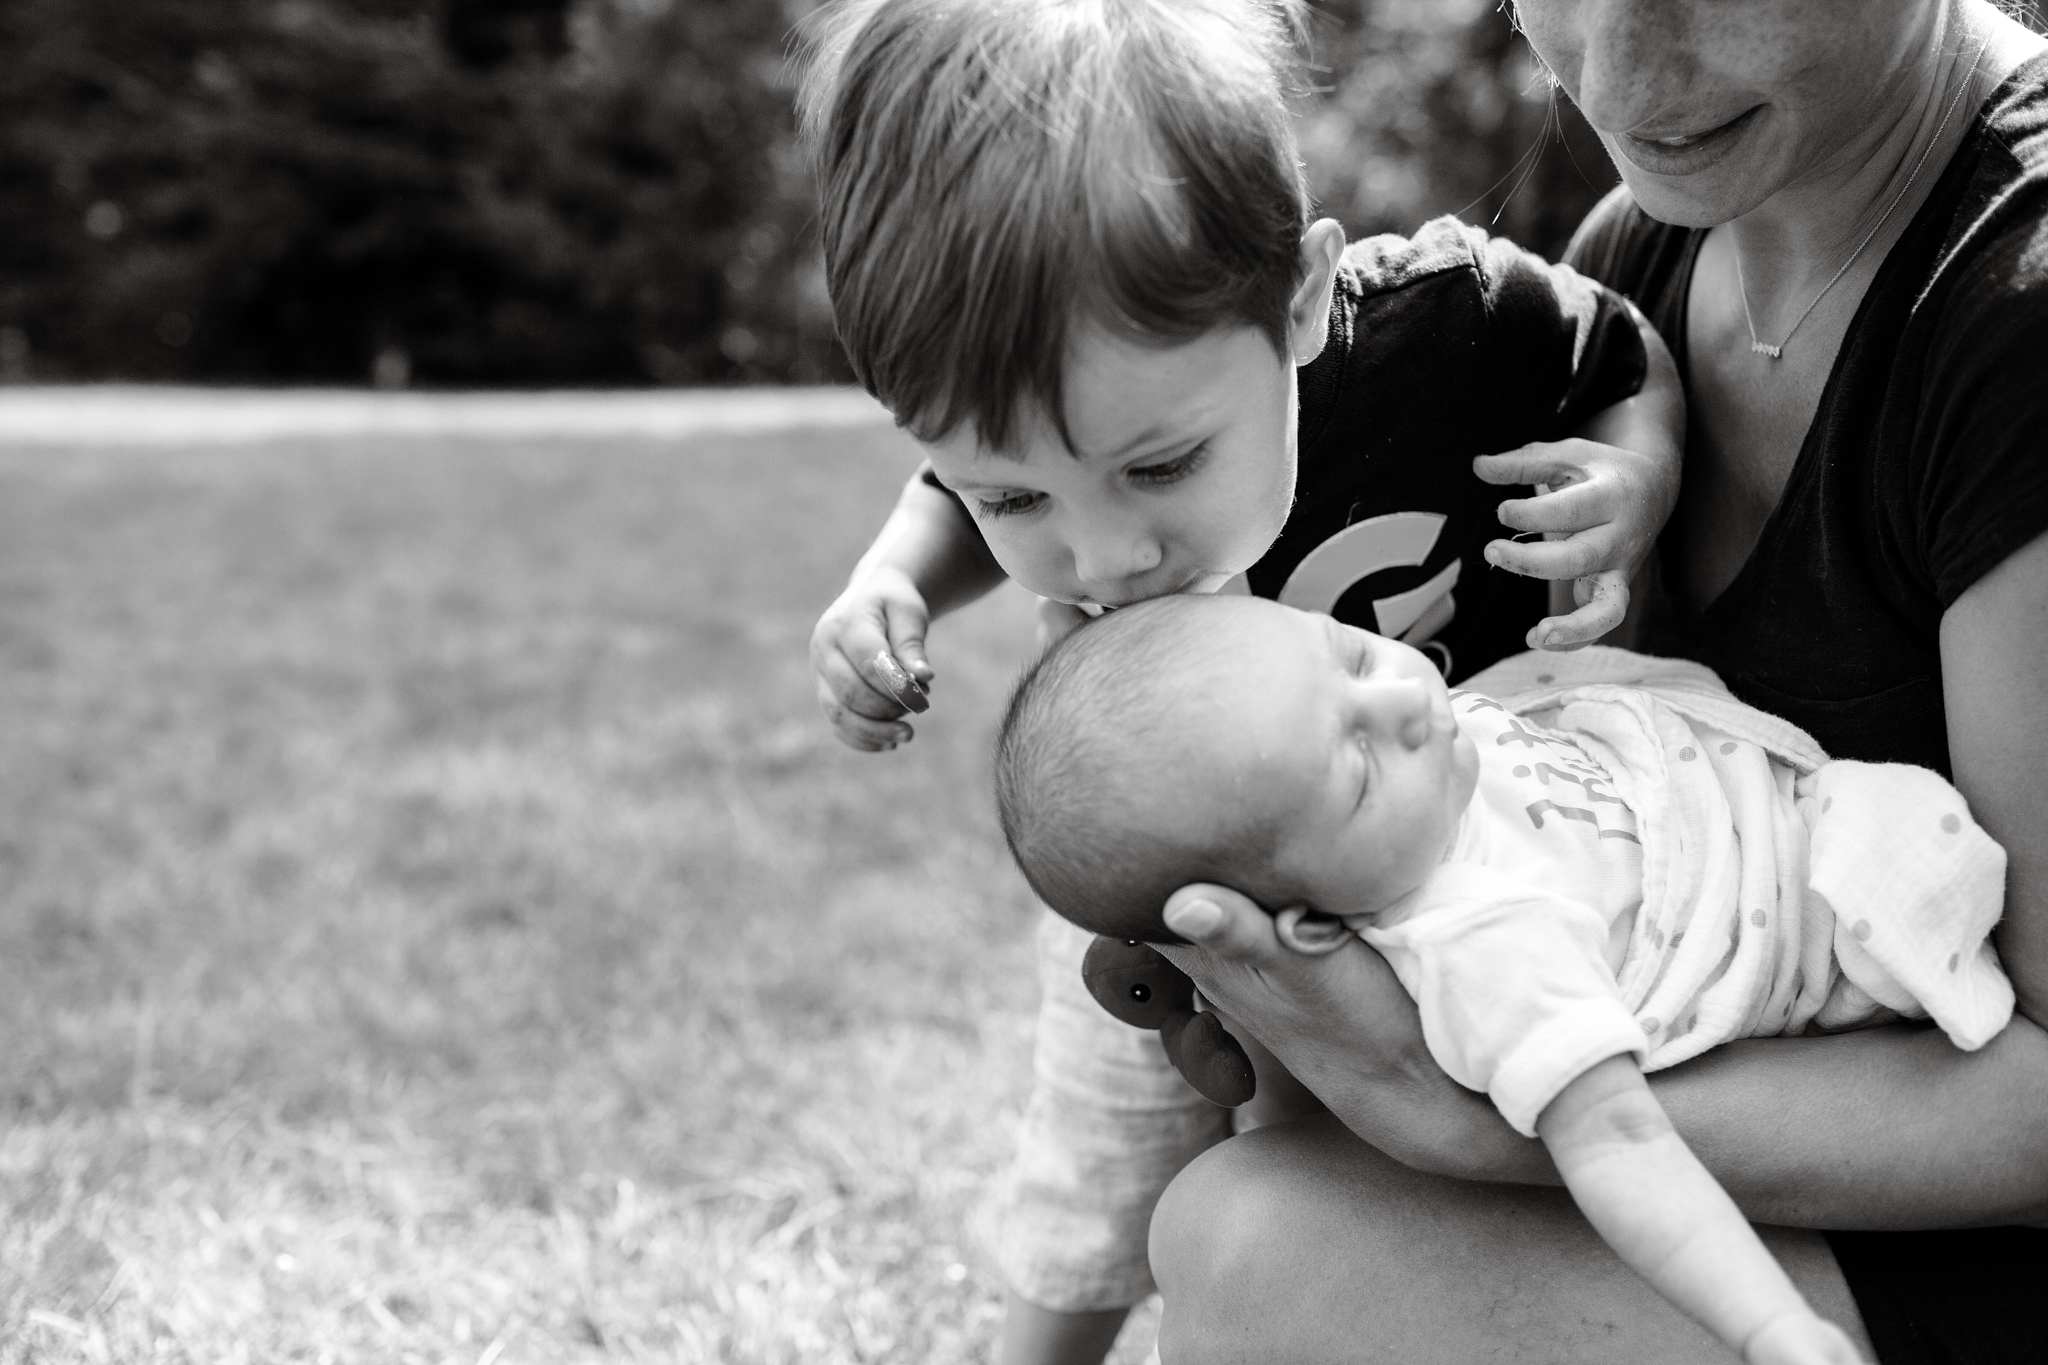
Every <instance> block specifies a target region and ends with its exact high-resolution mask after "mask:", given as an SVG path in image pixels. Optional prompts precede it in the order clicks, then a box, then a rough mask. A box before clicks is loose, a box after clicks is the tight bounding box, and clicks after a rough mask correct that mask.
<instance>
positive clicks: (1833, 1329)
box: [1742, 1309, 1865, 1365]
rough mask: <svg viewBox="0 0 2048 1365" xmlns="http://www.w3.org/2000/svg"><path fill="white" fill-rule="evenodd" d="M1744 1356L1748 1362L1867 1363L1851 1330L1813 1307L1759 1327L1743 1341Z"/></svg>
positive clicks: (1797, 1364)
mask: <svg viewBox="0 0 2048 1365" xmlns="http://www.w3.org/2000/svg"><path fill="white" fill-rule="evenodd" d="M1742 1358H1743V1360H1744V1361H1745V1362H1746V1363H1747V1365H1865V1361H1864V1359H1863V1353H1862V1352H1861V1351H1859V1350H1857V1349H1856V1346H1855V1344H1854V1343H1853V1342H1851V1341H1850V1340H1849V1336H1848V1334H1847V1333H1846V1332H1844V1331H1843V1330H1842V1329H1841V1328H1839V1327H1837V1326H1835V1324H1833V1323H1832V1322H1829V1321H1828V1320H1827V1319H1826V1318H1824V1317H1821V1316H1820V1315H1819V1314H1817V1313H1814V1312H1813V1311H1811V1310H1810V1309H1809V1310H1804V1311H1801V1312H1797V1313H1784V1314H1781V1315H1779V1316H1778V1317H1775V1318H1772V1319H1771V1320H1770V1321H1769V1322H1767V1323H1765V1324H1764V1325H1763V1326H1761V1327H1759V1328H1757V1329H1756V1331H1754V1332H1752V1333H1751V1334H1750V1337H1749V1340H1748V1341H1746V1342H1744V1343H1743V1347H1742Z"/></svg>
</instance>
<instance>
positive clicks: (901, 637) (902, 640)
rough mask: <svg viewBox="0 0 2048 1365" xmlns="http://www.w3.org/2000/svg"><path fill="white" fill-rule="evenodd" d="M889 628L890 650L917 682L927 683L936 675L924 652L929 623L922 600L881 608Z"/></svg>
mask: <svg viewBox="0 0 2048 1365" xmlns="http://www.w3.org/2000/svg"><path fill="white" fill-rule="evenodd" d="M883 615H884V616H885V617H886V618H887V620H886V622H885V624H886V626H887V627H888V631H889V644H888V648H889V652H890V653H891V654H893V655H894V656H895V660H896V662H897V663H899V664H901V665H902V666H903V667H904V668H905V669H906V670H908V671H909V673H910V676H911V677H913V678H915V679H916V680H917V681H918V682H920V683H923V684H927V685H929V684H930V682H931V680H932V679H933V678H935V677H937V676H938V670H937V669H934V668H933V667H932V664H931V660H930V659H929V658H928V657H926V655H925V652H924V633H925V631H926V630H928V629H930V627H931V615H930V613H928V612H927V611H925V609H924V606H923V604H922V603H920V604H918V605H917V606H916V607H911V606H908V605H906V604H904V603H900V602H892V603H890V604H889V605H887V606H885V607H884V608H883ZM910 709H911V710H913V711H922V710H923V709H924V708H923V707H922V706H913V707H911V708H910Z"/></svg>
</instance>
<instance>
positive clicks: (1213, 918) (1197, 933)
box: [1166, 901, 1223, 938]
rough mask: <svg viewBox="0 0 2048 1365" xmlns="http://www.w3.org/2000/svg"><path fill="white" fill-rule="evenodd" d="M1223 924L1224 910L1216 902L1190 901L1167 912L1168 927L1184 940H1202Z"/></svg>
mask: <svg viewBox="0 0 2048 1365" xmlns="http://www.w3.org/2000/svg"><path fill="white" fill-rule="evenodd" d="M1222 923H1223V910H1222V908H1221V907H1220V906H1218V905H1217V904H1216V903H1215V902H1214V901H1189V902H1187V903H1186V904H1184V905H1177V906H1174V907H1173V908H1172V909H1171V910H1168V911H1167V912H1166V927H1167V928H1169V929H1171V930H1173V932H1175V933H1176V934H1179V935H1180V936H1181V937H1182V938H1200V937H1202V935H1204V934H1208V933H1213V932H1215V930H1216V927H1217V926H1218V925H1220V924H1222Z"/></svg>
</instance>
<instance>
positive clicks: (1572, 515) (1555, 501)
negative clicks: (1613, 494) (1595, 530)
mask: <svg viewBox="0 0 2048 1365" xmlns="http://www.w3.org/2000/svg"><path fill="white" fill-rule="evenodd" d="M1611 502H1612V499H1611V498H1610V497H1609V496H1608V494H1607V491H1606V489H1604V488H1602V487H1601V486H1600V485H1599V484H1597V483H1592V482H1586V483H1575V484H1571V485H1569V486H1567V487H1564V488H1553V489H1552V490H1551V491H1550V492H1548V493H1538V494H1537V495H1536V496H1535V497H1533V498H1511V499H1509V500H1508V501H1506V502H1504V503H1502V504H1501V505H1500V507H1499V508H1498V510H1497V512H1496V515H1498V516H1499V517H1500V523H1501V525H1503V526H1506V527H1510V528H1512V529H1513V530H1516V531H1522V532H1530V531H1544V532H1554V531H1584V530H1586V529H1588V528H1590V527H1594V526H1604V525H1606V524H1607V523H1608V522H1610V521H1612V520H1614V509H1613V507H1612V506H1610V503H1611Z"/></svg>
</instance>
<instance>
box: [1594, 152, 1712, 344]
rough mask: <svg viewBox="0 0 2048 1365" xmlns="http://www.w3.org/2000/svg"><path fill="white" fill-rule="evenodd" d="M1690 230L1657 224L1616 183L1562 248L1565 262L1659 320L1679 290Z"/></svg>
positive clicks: (1689, 249)
mask: <svg viewBox="0 0 2048 1365" xmlns="http://www.w3.org/2000/svg"><path fill="white" fill-rule="evenodd" d="M1695 235H1696V234H1695V232H1694V231H1693V230H1692V229H1691V228H1682V227H1673V226H1672V225H1671V224H1669V223H1660V222H1658V221H1657V220H1656V219H1655V218H1652V217H1651V216H1650V215H1649V214H1647V213H1645V212H1643V210H1642V209H1641V208H1640V207H1639V206H1638V205H1637V204H1636V201H1635V196H1634V195H1632V194H1630V193H1629V191H1628V186H1627V185H1616V186H1615V187H1614V188H1613V189H1612V190H1610V191H1608V193H1607V197H1606V198H1604V199H1602V200H1601V201H1600V202H1599V203H1598V204H1595V205H1594V206H1593V210H1592V212H1590V213H1588V214H1587V215H1586V217H1585V221H1583V222H1582V223H1580V224H1579V230H1578V231H1577V232H1575V233H1573V234H1572V241H1571V245H1570V246H1568V247H1566V248H1565V253H1564V261H1565V264H1566V265H1569V266H1570V267H1572V269H1574V270H1576V271H1578V272H1579V273H1580V274H1581V275H1585V276H1587V277H1588V278H1590V279H1594V280H1598V281H1599V282H1600V283H1601V284H1604V285H1606V286H1607V287H1608V288H1609V289H1612V290H1614V291H1615V292H1616V293H1618V294H1625V295H1627V296H1628V297H1629V298H1630V299H1632V300H1633V301H1634V302H1635V304H1636V306H1637V307H1639V308H1641V309H1642V310H1643V311H1644V312H1645V313H1647V314H1649V315H1650V318H1651V320H1652V321H1653V322H1657V321H1659V314H1660V312H1662V311H1663V307H1662V306H1663V305H1664V304H1665V303H1667V302H1668V301H1669V300H1668V299H1667V295H1672V294H1673V293H1674V291H1677V290H1679V289H1682V288H1683V286H1684V281H1685V275H1686V269H1685V267H1686V264H1687V262H1688V260H1689V258H1690V256H1691V252H1692V249H1693V246H1694V241H1693V239H1694V237H1695Z"/></svg>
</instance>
